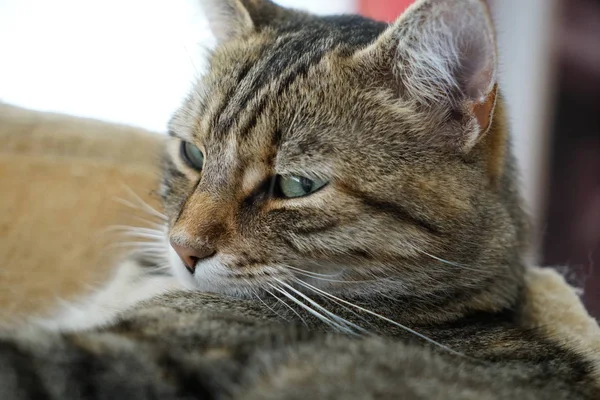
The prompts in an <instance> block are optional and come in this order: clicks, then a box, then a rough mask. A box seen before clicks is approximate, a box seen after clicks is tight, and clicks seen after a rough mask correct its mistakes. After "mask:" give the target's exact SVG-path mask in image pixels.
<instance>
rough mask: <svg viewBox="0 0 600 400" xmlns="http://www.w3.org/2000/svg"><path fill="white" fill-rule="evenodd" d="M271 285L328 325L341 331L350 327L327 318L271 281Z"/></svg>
mask: <svg viewBox="0 0 600 400" xmlns="http://www.w3.org/2000/svg"><path fill="white" fill-rule="evenodd" d="M269 286H271V288H273V289H274V290H276V291H278V292H279V293H281V294H282V295H284V296H285V297H287V298H288V299H290V300H291V301H293V302H294V303H296V304H298V305H299V306H300V307H302V308H304V309H305V310H306V311H308V312H309V313H310V314H312V315H314V316H315V317H317V318H318V319H319V320H321V321H323V322H324V323H326V324H327V325H329V326H331V327H332V328H334V329H339V330H340V331H345V330H347V329H348V328H347V327H344V326H341V325H339V324H338V323H336V322H334V321H332V320H330V319H329V318H327V317H326V316H324V315H323V314H321V313H319V312H318V311H316V310H314V309H312V308H310V307H309V306H307V305H306V304H304V303H302V302H301V301H300V300H298V299H297V298H295V297H294V296H293V295H291V294H290V293H288V292H287V291H285V290H283V289H281V288H279V287H277V286H275V285H271V284H270V283H269Z"/></svg>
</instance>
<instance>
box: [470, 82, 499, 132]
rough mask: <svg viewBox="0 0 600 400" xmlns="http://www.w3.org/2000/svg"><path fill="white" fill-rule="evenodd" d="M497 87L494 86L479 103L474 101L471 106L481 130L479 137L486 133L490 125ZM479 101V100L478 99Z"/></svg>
mask: <svg viewBox="0 0 600 400" xmlns="http://www.w3.org/2000/svg"><path fill="white" fill-rule="evenodd" d="M497 91H498V85H497V84H495V85H494V87H493V88H492V90H491V91H490V92H489V93H488V94H487V95H485V97H484V98H483V99H481V101H476V102H475V103H474V104H473V107H472V111H473V114H474V115H475V118H476V119H477V123H478V124H479V127H480V128H481V135H482V134H484V133H486V132H487V131H488V129H489V128H490V125H491V123H492V114H493V111H494V106H495V105H496V93H497ZM478 100H479V99H478Z"/></svg>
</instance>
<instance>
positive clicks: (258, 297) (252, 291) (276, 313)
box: [246, 280, 290, 322]
mask: <svg viewBox="0 0 600 400" xmlns="http://www.w3.org/2000/svg"><path fill="white" fill-rule="evenodd" d="M246 283H248V287H250V291H251V293H252V294H253V295H254V296H255V297H256V298H257V299H258V301H260V302H261V303H262V304H263V305H264V306H265V307H267V308H268V309H269V310H271V311H272V312H273V314H275V315H277V316H278V317H279V318H281V319H283V320H284V321H286V322H290V321H289V320H288V319H287V318H285V317H284V316H283V315H281V314H279V313H278V312H277V311H275V309H273V307H271V306H269V305H268V304H267V303H265V302H264V300H263V299H261V298H260V296H259V295H258V293H256V290H254V289H252V287H251V286H250V283H249V282H248V281H247V280H246Z"/></svg>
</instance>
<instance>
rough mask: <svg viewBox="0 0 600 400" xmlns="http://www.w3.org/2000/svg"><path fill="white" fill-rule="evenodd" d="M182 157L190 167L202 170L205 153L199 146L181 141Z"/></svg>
mask: <svg viewBox="0 0 600 400" xmlns="http://www.w3.org/2000/svg"><path fill="white" fill-rule="evenodd" d="M181 158H182V159H183V161H185V163H186V164H187V165H188V166H189V167H191V168H193V169H195V170H196V171H201V170H202V167H203V166H204V154H202V151H201V150H200V149H199V148H198V146H196V145H194V144H192V143H190V142H182V143H181Z"/></svg>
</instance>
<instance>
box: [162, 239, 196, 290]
mask: <svg viewBox="0 0 600 400" xmlns="http://www.w3.org/2000/svg"><path fill="white" fill-rule="evenodd" d="M168 247H169V256H168V257H169V265H170V266H171V271H172V273H173V276H174V277H175V278H176V279H177V281H178V282H179V283H181V285H182V286H183V287H184V288H186V289H190V290H194V289H198V283H197V282H196V280H195V279H194V277H193V276H192V274H190V272H189V271H188V270H187V269H186V268H185V265H183V262H182V261H181V259H180V258H179V256H178V255H177V253H176V252H175V249H173V247H171V246H170V245H169V246H168Z"/></svg>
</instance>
